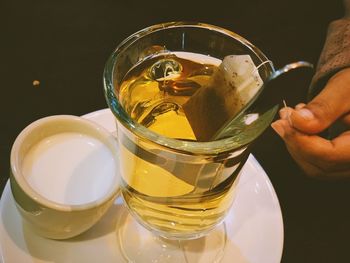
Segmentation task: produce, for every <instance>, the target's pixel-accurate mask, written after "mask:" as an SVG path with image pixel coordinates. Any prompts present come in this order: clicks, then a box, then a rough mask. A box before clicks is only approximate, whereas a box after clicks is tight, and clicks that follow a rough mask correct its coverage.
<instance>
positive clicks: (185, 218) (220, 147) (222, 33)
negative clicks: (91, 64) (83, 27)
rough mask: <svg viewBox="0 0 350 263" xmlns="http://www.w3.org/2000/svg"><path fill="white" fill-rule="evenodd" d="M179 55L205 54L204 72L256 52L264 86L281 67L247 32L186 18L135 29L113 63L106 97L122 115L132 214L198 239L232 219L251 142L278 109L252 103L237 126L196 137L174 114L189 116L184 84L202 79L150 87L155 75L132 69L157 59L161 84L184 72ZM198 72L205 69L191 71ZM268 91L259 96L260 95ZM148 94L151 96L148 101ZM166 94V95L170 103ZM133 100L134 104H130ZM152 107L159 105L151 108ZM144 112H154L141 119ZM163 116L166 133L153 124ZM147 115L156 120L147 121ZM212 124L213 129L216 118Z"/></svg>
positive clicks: (124, 181)
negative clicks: (207, 137)
mask: <svg viewBox="0 0 350 263" xmlns="http://www.w3.org/2000/svg"><path fill="white" fill-rule="evenodd" d="M174 54H175V56H182V55H184V54H187V55H188V54H192V55H193V57H192V58H194V57H196V55H194V54H197V62H198V63H199V64H202V65H204V68H201V69H200V70H203V69H204V71H205V70H206V69H207V70H208V71H210V70H211V69H209V68H208V67H207V65H210V63H207V62H206V61H204V60H206V59H205V58H207V59H208V61H209V60H210V61H212V62H213V61H214V60H215V61H217V62H218V61H222V60H223V59H224V58H225V57H227V56H232V55H234V56H240V55H249V56H250V58H251V60H252V62H253V63H254V65H255V68H256V70H257V71H258V74H259V77H260V81H261V85H262V86H261V88H260V91H262V90H263V84H264V83H265V82H266V81H267V80H268V78H269V76H271V74H272V73H273V72H274V68H273V65H272V63H271V62H270V61H269V60H268V59H267V57H266V56H265V55H264V54H263V53H262V52H261V51H260V50H259V49H258V48H257V47H255V46H254V45H252V44H251V43H249V42H248V41H247V40H245V39H244V38H242V37H241V36H239V35H237V34H235V33H233V32H230V31H228V30H226V29H222V28H219V27H216V26H212V25H207V24H201V23H184V22H173V23H164V24H159V25H155V26H151V27H148V28H145V29H143V30H141V31H139V32H136V33H134V34H133V35H131V36H130V37H128V38H127V39H125V40H124V41H123V42H122V43H121V44H120V45H119V46H118V47H117V48H116V49H115V50H114V52H113V53H112V55H111V56H110V58H109V59H108V61H107V64H106V67H105V71H104V87H105V96H106V100H107V103H108V106H109V108H110V109H111V111H112V112H113V114H114V116H115V117H116V119H117V122H116V123H117V139H118V145H119V158H120V167H121V194H122V196H123V198H124V201H125V203H126V205H127V207H128V208H129V211H130V213H131V214H132V216H133V217H134V218H135V219H136V220H137V221H138V222H139V223H140V224H141V225H143V226H144V227H146V228H147V229H149V230H150V231H152V232H153V233H156V234H157V235H159V236H162V237H165V238H168V239H195V238H199V237H201V236H203V235H205V234H207V233H208V232H210V231H211V230H212V229H213V228H215V227H216V226H217V225H218V224H219V223H220V222H222V221H223V219H224V218H225V215H226V213H227V211H228V210H229V209H230V207H231V205H232V203H233V202H234V199H235V192H236V191H235V190H236V185H237V182H238V180H239V174H240V171H241V168H242V166H243V165H244V163H245V162H246V160H247V157H248V155H249V153H250V145H251V143H252V142H254V140H256V138H258V137H259V135H260V134H261V133H262V132H263V131H264V130H265V129H266V128H267V127H268V126H269V124H270V123H271V121H272V120H273V117H274V116H275V114H276V112H277V106H276V105H270V106H269V107H253V106H252V104H251V103H246V105H245V106H244V107H242V108H241V110H240V112H239V114H238V115H237V117H236V118H235V120H234V122H233V123H234V125H231V126H232V128H231V129H229V130H228V131H226V132H225V134H223V135H222V136H221V137H220V138H219V139H215V140H209V141H198V140H195V137H193V134H192V135H191V134H190V135H189V134H188V133H187V131H185V129H184V128H183V127H184V126H183V125H184V124H183V123H180V122H181V120H182V119H181V120H178V119H173V117H174V116H175V117H178V116H180V115H181V114H182V115H181V116H183V113H181V107H182V106H183V105H184V103H186V102H187V101H188V99H189V98H191V96H194V94H195V92H194V91H189V90H188V89H186V88H184V86H186V85H187V84H188V85H190V86H191V87H192V88H194V89H200V87H198V85H197V84H198V83H197V84H196V83H192V82H190V83H187V82H186V83H187V84H186V83H185V84H186V85H185V84H184V83H183V82H179V83H180V84H179V83H178V84H177V85H175V86H174V85H173V86H171V87H173V88H174V89H173V90H171V91H169V90H167V89H166V87H165V88H164V86H162V85H161V84H159V83H158V84H159V85H156V86H152V89H151V88H149V86H147V85H146V84H147V81H148V79H147V77H146V78H143V79H141V82H137V81H139V80H137V81H136V80H135V79H136V78H133V77H132V76H131V77H130V72H134V73H135V72H136V73H137V74H138V73H140V70H139V71H138V70H137V69H136V70H134V69H135V68H139V67H140V65H143V63H144V64H145V65H148V66H150V65H151V64H152V63H155V65H153V66H152V67H151V68H150V69H149V70H148V71H147V72H148V73H147V74H150V75H152V76H153V77H154V79H153V80H155V81H158V82H162V83H163V82H164V81H167V83H168V84H169V83H170V82H169V76H170V77H171V76H176V74H178V72H177V70H179V68H181V69H180V70H179V71H181V70H183V68H182V65H181V63H180V64H177V62H176V61H175V62H174V60H173V58H174ZM181 54H182V55H181ZM198 55H199V56H198ZM157 58H161V59H160V60H157ZM182 58H186V56H182ZM203 59H204V60H203ZM145 61H146V62H145ZM147 61H151V62H147ZM159 61H161V62H159ZM200 61H202V62H200ZM203 61H204V62H203ZM156 63H158V64H156ZM214 64H215V63H214ZM184 67H185V66H184ZM190 68H191V67H190ZM195 69H198V68H196V67H194V66H193V67H192V68H191V70H193V71H195ZM167 70H170V71H167ZM200 70H199V71H200ZM158 71H159V72H158ZM174 71H176V72H174ZM169 72H170V73H169ZM136 73H135V74H136ZM174 74H175V75H174ZM186 74H187V73H186ZM188 74H189V75H191V74H192V73H191V72H189V73H188ZM203 74H204V75H205V73H203ZM192 75H195V74H192ZM192 75H191V76H192ZM126 79H128V81H129V84H130V83H131V84H130V85H131V88H130V89H129V93H128V94H124V90H123V85H124V83H125V81H126ZM192 80H193V78H192V79H191V81H192ZM205 80H206V78H205V77H203V78H201V81H202V83H199V84H200V85H204V86H205V85H206V84H205V83H203V82H205ZM142 81H143V82H142ZM201 81H199V82H201ZM136 82H137V83H138V84H140V85H141V86H140V87H141V88H140V87H139V88H138V89H139V90H138V93H136V88H135V87H134V86H132V85H134V84H135V83H136ZM194 82H195V80H194ZM133 83H134V84H133ZM135 85H136V84H135ZM142 85H143V86H142ZM152 85H153V84H152ZM200 85H199V86H200ZM162 88H164V89H163V90H162ZM260 91H259V92H257V93H256V95H255V96H259V94H260ZM170 93H171V95H174V96H175V97H176V98H175V102H174V101H171V100H170V99H168V98H169V97H167V96H168V95H169V94H170ZM143 95H145V96H146V95H147V96H148V95H149V96H148V97H147V99H146V100H142V99H143ZM164 96H165V97H166V99H165V101H163V102H162V99H164V98H165V97H164ZM138 100H140V101H138ZM130 101H132V103H130V104H128V103H129V102H130ZM149 105H151V106H150V107H151V109H148V108H147V107H148V106H149ZM152 105H153V106H152ZM155 105H156V106H155ZM211 107H213V105H211ZM215 108H216V106H215V105H214V107H213V109H215ZM142 110H145V111H146V112H147V113H148V117H144V118H143V120H142V121H138V119H137V118H138V117H139V116H141V115H142V114H143V113H142V114H141V113H140V111H142ZM174 112H175V113H174ZM162 114H165V115H164V116H163V115H162ZM149 116H151V117H152V118H151V119H149V118H150V117H149ZM181 116H180V117H181ZM197 116H199V115H197ZM202 117H203V116H202ZM218 117H219V116H218ZM147 118H148V119H147ZM161 118H163V121H164V123H165V124H164V123H163V124H164V125H165V127H166V128H167V131H166V132H165V133H162V132H159V131H161V130H162V129H163V128H164V127H163V126H162V127H163V128H160V130H159V129H158V130H157V129H156V128H155V129H150V128H149V127H148V128H147V125H148V124H149V123H154V122H155V121H157V120H160V119H161ZM194 118H196V116H195V117H194ZM145 120H149V122H147V123H148V124H147V125H145ZM205 125H207V128H208V129H210V125H211V123H207V124H205ZM205 125H204V126H205ZM174 132H175V133H176V132H179V134H181V136H178V135H176V134H175V135H174V134H173V133H174ZM192 137H193V138H192Z"/></svg>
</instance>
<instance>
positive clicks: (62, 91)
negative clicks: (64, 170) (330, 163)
mask: <svg viewBox="0 0 350 263" xmlns="http://www.w3.org/2000/svg"><path fill="white" fill-rule="evenodd" d="M342 14H343V9H342V3H341V1H340V0H339V1H337V0H322V1H321V0H230V1H219V0H216V1H207V2H204V1H190V0H187V1H142V2H141V1H140V2H137V1H132V0H128V1H117V0H94V1H93V0H69V1H68V0H61V1H54V0H51V1H48V0H36V1H34V0H0V118H1V119H0V125H1V126H0V139H1V141H0V147H1V152H0V178H1V180H0V181H1V186H0V192H1V191H2V189H3V187H4V184H5V183H6V181H7V178H8V171H9V153H10V149H11V145H12V143H13V142H14V140H15V137H16V136H17V135H18V134H19V132H20V131H21V130H22V129H23V128H24V127H25V126H27V125H28V124H29V123H31V122H33V121H34V120H36V119H38V118H41V117H44V116H48V115H53V114H74V115H82V114H85V113H88V112H91V111H94V110H98V109H101V108H105V107H107V106H106V102H105V100H104V95H103V86H102V72H103V68H104V63H105V61H106V59H107V57H108V56H109V55H110V53H111V52H112V50H113V49H114V48H115V47H116V45H117V44H118V43H119V42H120V41H121V40H123V39H124V38H125V37H127V36H128V35H130V34H132V33H134V32H135V31H137V30H140V29H142V28H144V27H146V26H149V25H152V24H155V23H159V22H167V21H180V20H184V21H200V22H205V23H209V24H215V25H217V26H221V27H224V28H227V29H230V30H232V31H235V32H236V33H238V34H240V35H242V36H244V37H245V38H247V39H248V40H250V41H251V42H252V43H254V44H255V45H256V46H258V47H259V48H260V49H261V50H263V52H264V53H265V54H266V55H267V56H268V57H269V58H270V59H271V60H272V61H274V64H275V66H276V68H278V67H280V66H283V65H284V64H286V63H289V62H293V61H296V60H301V59H302V60H307V61H310V62H312V63H315V64H316V63H317V59H318V57H319V54H320V52H321V50H322V47H323V43H324V39H325V36H326V30H327V25H328V24H329V22H330V21H332V20H334V19H337V18H339V17H341V16H342ZM34 80H39V81H40V85H39V86H33V81H34ZM284 88H285V89H286V100H287V103H289V104H290V105H293V104H295V103H297V102H299V101H304V100H305V95H306V89H305V87H298V86H296V85H295V84H294V83H289V84H288V85H286V87H284ZM253 153H254V155H255V157H256V158H257V159H258V161H259V162H260V163H261V165H262V166H263V168H264V169H265V170H266V172H267V174H268V176H269V178H270V179H271V181H272V184H273V185H274V188H275V190H276V192H277V195H278V198H279V200H280V204H281V208H282V213H283V219H284V227H285V229H284V230H285V240H284V252H283V258H282V262H293V263H294V262H350V252H349V244H350V243H349V237H350V213H349V203H348V202H349V197H350V184H349V182H344V181H343V182H330V181H318V180H315V179H311V178H307V177H306V176H305V175H303V173H302V172H301V171H300V170H299V169H298V168H297V166H296V165H295V163H294V161H293V160H292V159H291V158H290V156H289V155H288V153H287V151H286V149H285V147H284V145H283V143H282V142H281V140H280V139H279V138H278V137H277V135H276V134H275V133H274V132H273V131H272V130H271V129H268V130H267V131H266V132H265V133H264V134H263V136H262V137H261V138H260V140H259V141H258V142H257V143H256V144H255V147H254V149H253ZM266 242H269V237H266ZM232 262H234V259H232Z"/></svg>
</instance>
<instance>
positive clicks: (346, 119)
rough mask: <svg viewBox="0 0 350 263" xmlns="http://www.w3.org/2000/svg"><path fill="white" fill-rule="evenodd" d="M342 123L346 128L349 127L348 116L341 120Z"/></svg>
mask: <svg viewBox="0 0 350 263" xmlns="http://www.w3.org/2000/svg"><path fill="white" fill-rule="evenodd" d="M342 122H343V123H344V124H345V125H346V126H348V127H350V114H347V115H345V116H344V117H343V118H342Z"/></svg>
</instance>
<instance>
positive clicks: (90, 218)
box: [10, 115, 119, 239]
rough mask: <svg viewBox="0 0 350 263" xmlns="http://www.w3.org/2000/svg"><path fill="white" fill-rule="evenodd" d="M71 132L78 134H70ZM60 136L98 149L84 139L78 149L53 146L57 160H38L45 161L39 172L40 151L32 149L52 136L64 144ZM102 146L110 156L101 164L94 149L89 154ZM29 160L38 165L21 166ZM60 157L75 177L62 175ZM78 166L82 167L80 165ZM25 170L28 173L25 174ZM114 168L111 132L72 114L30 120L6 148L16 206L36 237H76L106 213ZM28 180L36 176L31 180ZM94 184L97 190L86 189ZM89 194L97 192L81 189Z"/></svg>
mask: <svg viewBox="0 0 350 263" xmlns="http://www.w3.org/2000/svg"><path fill="white" fill-rule="evenodd" d="M71 135H74V136H77V137H70V136H71ZM65 136H66V137H67V138H68V139H72V140H74V138H75V139H76V138H78V139H77V140H78V141H77V142H78V143H82V144H84V143H85V138H90V139H91V141H93V142H95V144H96V142H97V146H98V147H97V148H96V147H95V146H96V145H95V146H94V147H95V148H96V149H95V148H91V147H90V144H92V143H91V142H90V141H86V143H87V145H85V146H84V145H82V146H83V147H81V146H79V144H77V145H74V146H72V145H69V143H68V147H69V146H70V147H71V149H70V150H69V151H67V150H66V151H62V152H60V151H59V150H57V149H56V153H55V155H54V156H55V157H56V158H52V155H50V154H47V155H45V156H44V157H45V158H48V159H40V160H41V164H42V163H44V164H47V165H44V168H45V169H44V170H42V169H41V168H43V167H40V162H39V161H38V160H39V159H38V160H36V158H39V157H37V156H40V154H39V155H38V153H36V154H34V153H33V152H35V151H36V152H38V151H39V150H38V148H40V147H39V144H43V142H45V143H46V144H50V143H47V142H51V144H52V141H53V142H57V141H59V140H58V139H57V138H60V140H61V141H62V142H63V143H64V142H66V143H67V141H65V140H64V138H66V137H65ZM52 138H56V139H52ZM62 138H63V139H62ZM45 140H46V141H45ZM46 144H45V145H46ZM61 146H62V147H63V146H64V144H62V145H60V147H61ZM45 147H46V146H45ZM45 147H44V148H45ZM65 147H67V145H66V146H65ZM84 147H85V148H86V147H87V148H89V147H90V148H89V149H90V150H89V152H86V151H85V152H84V150H83V149H84ZM34 148H35V149H34ZM46 148H47V147H46ZM46 148H45V149H46ZM101 149H102V150H103V152H104V154H107V155H108V156H109V160H108V164H107V163H105V161H106V162H107V160H105V159H103V158H102V159H101V155H98V154H99V152H97V153H96V152H94V151H96V150H99V151H101ZM84 154H85V155H84ZM94 154H95V155H94ZM41 157H42V156H41ZM28 158H31V159H32V160H31V162H33V163H34V164H36V161H38V165H39V169H34V168H33V169H32V170H30V169H28V168H26V165H27V164H26V163H28V162H29V161H28V160H27V159H28ZM94 158H95V159H94ZM96 158H97V159H96ZM111 158H112V159H111ZM43 160H44V161H43ZM64 160H66V161H67V162H69V164H70V166H72V167H73V168H72V169H71V170H74V178H73V176H72V177H70V175H67V174H65V173H67V169H63V168H64V167H60V166H64ZM62 161H63V162H62ZM74 162H79V163H77V164H76V165H77V167H78V168H79V169H78V168H77V167H74V165H75V163H74ZM94 162H95V163H94ZM82 165H85V166H86V165H87V166H86V167H85V168H84V167H83V168H82V167H81V166H82ZM89 165H90V166H89ZM106 165H109V168H110V169H109V170H108V171H109V174H108V176H107V177H106V176H102V175H104V174H103V173H105V174H106V172H105V171H104V172H102V171H103V169H104V168H105V166H106ZM27 166H28V165H27ZM33 167H34V166H33ZM36 168H38V167H36ZM61 168H62V169H61ZM40 169H41V170H40ZM113 169H115V171H114V170H113ZM29 170H30V171H32V173H33V174H30V175H29V174H28V171H29ZM100 170H101V172H99V171H100ZM117 170H118V159H117V142H116V140H115V138H114V137H113V135H112V134H110V133H109V132H108V131H107V130H105V129H104V128H103V127H101V126H99V125H98V124H96V123H94V122H91V121H89V120H86V119H83V118H80V117H77V116H70V115H57V116H50V117H45V118H42V119H40V120H37V121H35V122H33V123H31V124H30V125H29V126H27V127H26V128H25V129H24V130H23V131H22V132H21V133H20V134H19V135H18V137H17V138H16V140H15V142H14V144H13V147H12V150H11V175H10V182H11V190H12V193H13V196H14V199H15V201H16V206H17V208H18V210H19V212H20V214H21V215H22V217H23V219H24V221H25V223H27V224H28V225H29V226H30V228H32V229H33V230H34V231H35V232H36V233H38V234H39V235H41V236H44V237H48V238H53V239H66V238H71V237H74V236H76V235H79V234H80V233H82V232H84V231H86V230H87V229H89V228H90V227H91V226H93V225H94V224H95V223H96V222H97V221H98V220H99V219H100V218H101V217H102V216H103V215H104V214H105V212H106V211H107V209H108V208H109V207H110V206H111V205H112V204H113V201H114V199H115V198H116V196H117V195H118V191H119V177H118V173H117ZM43 171H44V172H43ZM40 172H41V174H40ZM36 173H38V174H40V176H39V177H35V176H36V175H38V174H36ZM33 176H34V177H33ZM30 178H34V179H35V180H34V183H33V182H32V181H31V180H30ZM106 178H107V179H108V180H107V179H106ZM103 180H104V181H103ZM106 180H107V181H106ZM101 183H102V188H101ZM67 185H69V187H68V186H67ZM94 188H96V189H97V190H96V189H95V190H90V189H94ZM101 189H103V191H101ZM89 192H97V194H96V193H95V196H87V197H83V193H84V194H85V195H88V194H89ZM80 193H81V194H80ZM55 195H56V196H55ZM60 196H61V197H62V198H61V199H59V198H60ZM66 196H68V199H70V200H68V201H66V200H65V199H64V198H63V197H66ZM72 196H73V197H72ZM80 197H83V198H82V200H79V198H80ZM55 198H56V199H55ZM84 200H85V201H84Z"/></svg>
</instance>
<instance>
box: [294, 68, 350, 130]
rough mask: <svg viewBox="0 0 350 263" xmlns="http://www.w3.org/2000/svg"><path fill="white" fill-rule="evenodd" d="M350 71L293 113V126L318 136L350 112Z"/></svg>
mask: <svg viewBox="0 0 350 263" xmlns="http://www.w3.org/2000/svg"><path fill="white" fill-rule="evenodd" d="M349 94H350V69H345V70H342V71H340V72H338V73H337V74H336V75H334V76H333V77H332V78H331V79H330V80H329V81H328V83H327V86H326V87H325V88H324V89H323V90H322V91H321V93H320V94H319V95H318V96H316V97H315V98H314V99H313V100H312V101H311V102H309V103H308V104H306V105H305V106H304V107H298V109H296V110H295V111H293V112H292V113H291V116H290V117H291V121H292V123H293V126H294V127H295V128H296V129H298V130H300V131H302V132H305V133H308V134H316V133H319V132H321V131H323V130H325V129H326V128H327V127H329V126H330V124H332V123H333V122H334V121H335V120H337V119H338V118H340V117H341V116H343V115H345V114H346V113H348V112H349V111H350V103H349Z"/></svg>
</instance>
